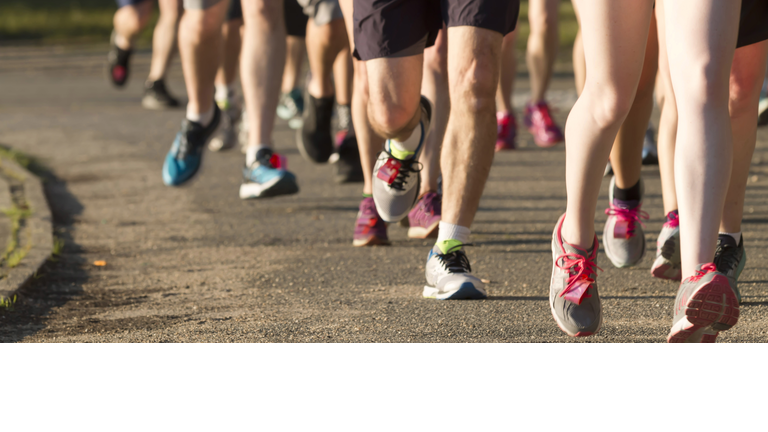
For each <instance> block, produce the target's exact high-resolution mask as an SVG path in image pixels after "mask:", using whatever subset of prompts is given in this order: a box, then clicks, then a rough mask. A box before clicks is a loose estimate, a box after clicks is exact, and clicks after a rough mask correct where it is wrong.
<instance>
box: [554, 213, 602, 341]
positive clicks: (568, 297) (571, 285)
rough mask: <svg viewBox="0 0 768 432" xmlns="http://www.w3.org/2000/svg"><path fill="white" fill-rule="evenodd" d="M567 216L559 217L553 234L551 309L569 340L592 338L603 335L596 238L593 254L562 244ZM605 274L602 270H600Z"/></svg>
mask: <svg viewBox="0 0 768 432" xmlns="http://www.w3.org/2000/svg"><path fill="white" fill-rule="evenodd" d="M564 220H565V215H562V216H560V220H558V221H557V225H556V226H555V231H554V232H553V233H552V261H553V264H552V281H551V282H550V285H549V307H550V309H551V311H552V316H553V317H554V318H555V322H556V323H557V326H558V327H560V330H562V331H564V332H565V333H566V334H567V335H568V336H573V337H580V336H590V335H593V334H595V333H597V332H598V331H600V326H601V325H602V323H603V309H602V306H601V305H600V295H599V294H598V292H597V281H596V279H597V269H600V268H599V267H598V266H597V248H598V244H597V236H595V241H594V242H593V244H592V251H591V252H588V251H586V250H584V249H581V248H578V247H575V246H572V245H570V244H568V243H566V242H565V240H563V236H562V234H561V230H562V227H563V221H564ZM600 270H602V269H600Z"/></svg>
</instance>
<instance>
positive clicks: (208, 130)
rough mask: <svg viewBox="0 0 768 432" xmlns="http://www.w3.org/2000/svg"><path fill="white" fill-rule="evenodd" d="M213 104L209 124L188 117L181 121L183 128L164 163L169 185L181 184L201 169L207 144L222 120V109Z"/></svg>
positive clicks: (164, 175)
mask: <svg viewBox="0 0 768 432" xmlns="http://www.w3.org/2000/svg"><path fill="white" fill-rule="evenodd" d="M213 106H214V112H213V120H211V123H210V124H208V126H203V125H201V124H200V123H196V122H193V121H189V120H187V119H184V120H183V121H182V122H181V130H180V131H179V133H177V134H176V139H175V140H174V141H173V145H172V146H171V150H170V151H169V152H168V155H167V156H166V157H165V163H164V164H163V182H164V183H165V184H166V185H167V186H180V185H182V184H184V183H186V182H188V181H189V180H191V179H192V177H194V176H195V174H197V172H198V171H199V170H200V165H201V164H202V161H203V153H204V150H205V144H206V143H207V142H208V140H209V139H210V138H211V136H212V135H213V133H214V132H215V131H216V128H217V127H218V126H219V122H220V121H221V110H219V107H217V106H216V104H214V105H213Z"/></svg>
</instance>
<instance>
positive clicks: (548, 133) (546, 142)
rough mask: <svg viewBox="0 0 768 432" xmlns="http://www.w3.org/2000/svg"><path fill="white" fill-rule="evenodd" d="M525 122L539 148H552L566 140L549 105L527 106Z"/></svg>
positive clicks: (542, 103) (543, 103)
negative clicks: (553, 117)
mask: <svg viewBox="0 0 768 432" xmlns="http://www.w3.org/2000/svg"><path fill="white" fill-rule="evenodd" d="M523 122H524V123H525V126H526V127H527V128H528V131H529V132H530V133H531V135H533V141H534V142H535V143H536V145H537V146H539V147H544V148H546V147H552V146H554V145H555V144H557V143H559V142H561V141H563V140H564V138H563V132H562V131H561V130H560V128H559V127H557V125H556V124H555V121H554V120H553V119H552V114H551V113H550V112H549V105H547V103H546V102H544V101H541V102H539V103H537V104H536V105H531V104H526V105H525V114H524V116H523Z"/></svg>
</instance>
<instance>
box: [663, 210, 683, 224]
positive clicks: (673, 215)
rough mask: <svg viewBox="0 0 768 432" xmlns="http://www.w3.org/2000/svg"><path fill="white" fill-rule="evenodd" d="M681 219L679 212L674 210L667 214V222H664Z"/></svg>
mask: <svg viewBox="0 0 768 432" xmlns="http://www.w3.org/2000/svg"><path fill="white" fill-rule="evenodd" d="M679 217H680V215H679V214H678V213H677V210H672V211H670V212H669V213H667V220H665V221H664V222H671V221H673V220H675V219H678V218H679Z"/></svg>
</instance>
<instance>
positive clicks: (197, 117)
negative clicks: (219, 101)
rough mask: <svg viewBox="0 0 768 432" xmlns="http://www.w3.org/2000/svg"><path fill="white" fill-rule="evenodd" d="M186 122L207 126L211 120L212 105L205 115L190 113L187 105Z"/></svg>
mask: <svg viewBox="0 0 768 432" xmlns="http://www.w3.org/2000/svg"><path fill="white" fill-rule="evenodd" d="M187 120H189V121H192V122H195V123H200V124H201V125H203V127H205V126H208V125H209V124H211V120H213V105H211V109H209V110H208V112H206V113H197V112H194V111H190V109H189V105H187Z"/></svg>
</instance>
